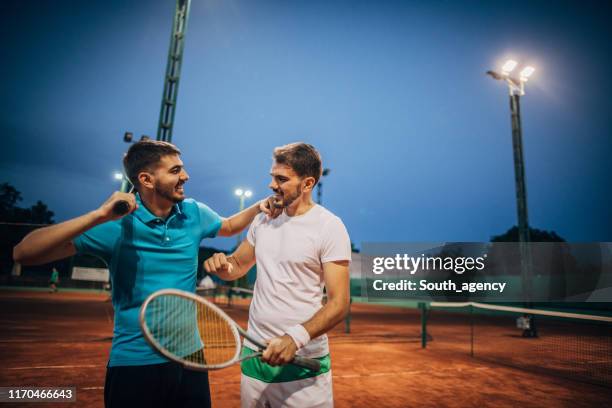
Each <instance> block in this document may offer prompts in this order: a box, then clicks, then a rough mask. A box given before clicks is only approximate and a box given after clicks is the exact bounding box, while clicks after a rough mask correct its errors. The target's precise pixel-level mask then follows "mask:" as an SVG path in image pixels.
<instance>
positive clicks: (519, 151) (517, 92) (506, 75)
mask: <svg viewBox="0 0 612 408" xmlns="http://www.w3.org/2000/svg"><path fill="white" fill-rule="evenodd" d="M517 65H518V63H517V62H516V61H514V60H508V61H506V62H505V63H504V65H503V66H502V70H501V73H498V72H495V71H487V74H488V75H490V76H491V77H493V79H497V80H500V81H505V82H506V84H507V85H508V92H509V94H510V118H511V123H512V148H513V152H514V180H515V184H516V207H517V214H518V233H519V247H520V252H521V275H522V278H523V279H522V280H523V297H524V300H525V303H526V304H530V303H531V298H532V293H531V290H532V285H531V266H532V265H531V250H530V248H529V244H528V242H529V240H530V239H529V218H528V215H527V188H526V185H525V160H524V157H523V135H522V129H521V108H520V97H521V96H523V95H525V83H526V82H527V81H528V80H529V77H530V76H531V75H532V74H533V73H534V71H535V68H533V67H531V66H527V67H524V68H523V69H522V70H521V72H520V73H519V77H518V78H515V77H512V76H511V75H510V74H511V73H512V71H514V70H515V68H516V67H517ZM523 336H524V337H537V332H536V329H535V322H534V321H533V319H532V324H531V325H530V327H529V328H526V329H525V330H524V331H523Z"/></svg>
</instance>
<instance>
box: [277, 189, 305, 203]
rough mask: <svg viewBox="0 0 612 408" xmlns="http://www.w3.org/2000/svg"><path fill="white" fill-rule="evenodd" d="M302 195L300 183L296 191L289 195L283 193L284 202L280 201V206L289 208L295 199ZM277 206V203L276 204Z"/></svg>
mask: <svg viewBox="0 0 612 408" xmlns="http://www.w3.org/2000/svg"><path fill="white" fill-rule="evenodd" d="M301 195H302V186H301V185H298V186H297V189H296V191H295V193H293V194H290V195H288V196H285V195H284V194H283V196H282V203H280V207H279V208H287V207H289V206H290V205H291V204H293V202H294V201H295V200H297V199H298V198H299V197H300V196H301ZM275 207H276V204H275Z"/></svg>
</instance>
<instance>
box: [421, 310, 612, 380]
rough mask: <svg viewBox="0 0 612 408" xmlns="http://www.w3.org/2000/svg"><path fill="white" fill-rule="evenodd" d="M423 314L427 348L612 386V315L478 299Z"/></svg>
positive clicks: (423, 339)
mask: <svg viewBox="0 0 612 408" xmlns="http://www.w3.org/2000/svg"><path fill="white" fill-rule="evenodd" d="M422 313H423V325H422V333H421V334H422V344H423V347H426V346H427V343H431V344H430V347H431V348H432V349H440V350H443V349H447V350H452V351H457V352H466V353H469V354H470V355H471V356H473V357H475V358H478V359H482V360H487V361H490V362H493V363H498V364H504V365H509V366H513V367H517V368H521V369H526V370H530V371H537V372H545V373H548V374H553V375H557V376H561V377H565V378H570V379H575V380H579V381H584V382H589V383H594V384H600V385H604V386H607V387H612V315H601V314H597V315H593V314H586V313H578V312H576V313H574V312H567V311H566V312H562V311H552V310H544V309H531V308H522V307H514V306H503V305H491V304H483V303H474V302H466V303H444V302H431V303H430V304H429V305H425V306H424V307H423V308H422Z"/></svg>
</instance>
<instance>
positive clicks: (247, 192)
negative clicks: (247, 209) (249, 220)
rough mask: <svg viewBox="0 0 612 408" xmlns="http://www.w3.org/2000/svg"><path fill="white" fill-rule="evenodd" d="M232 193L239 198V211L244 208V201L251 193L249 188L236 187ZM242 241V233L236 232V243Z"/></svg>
mask: <svg viewBox="0 0 612 408" xmlns="http://www.w3.org/2000/svg"><path fill="white" fill-rule="evenodd" d="M234 194H235V195H236V196H237V197H238V198H239V199H240V205H239V207H238V208H239V211H242V210H244V201H245V200H246V199H247V198H250V197H251V196H252V195H253V192H252V191H251V190H243V189H241V188H237V189H236V190H234ZM241 242H242V233H240V234H238V245H240V243H241Z"/></svg>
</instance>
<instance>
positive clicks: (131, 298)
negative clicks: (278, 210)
mask: <svg viewBox="0 0 612 408" xmlns="http://www.w3.org/2000/svg"><path fill="white" fill-rule="evenodd" d="M124 167H125V170H126V173H127V176H128V178H129V179H130V181H131V182H132V184H133V185H134V187H135V190H136V191H137V193H136V194H135V195H133V194H127V193H120V192H116V193H114V194H113V195H112V196H111V197H110V198H109V199H108V200H107V201H106V202H105V203H104V204H102V206H100V208H98V209H97V210H95V211H92V212H90V213H87V214H85V215H82V216H80V217H77V218H74V219H71V220H69V221H66V222H63V223H61V224H57V225H53V226H50V227H46V228H41V229H38V230H36V231H33V232H32V233H30V234H29V235H28V236H26V237H25V238H24V239H23V241H22V242H21V243H20V244H19V245H17V246H16V247H15V249H14V253H13V256H14V258H15V260H16V261H18V262H20V263H22V264H25V265H32V264H41V263H47V262H51V261H54V260H57V259H61V258H65V257H68V256H72V255H74V254H76V253H87V254H92V255H95V256H97V257H99V258H102V259H103V260H104V261H106V263H107V265H108V267H109V270H110V275H111V281H112V290H113V292H112V297H113V307H114V309H115V327H114V333H113V343H112V347H111V352H110V358H109V361H108V367H107V373H106V382H105V387H104V400H105V405H106V406H107V407H123V406H125V407H135V406H146V407H157V406H160V407H163V406H172V407H178V406H199V407H206V406H210V391H209V384H208V375H207V373H205V372H204V373H202V372H195V371H189V370H184V369H183V368H182V367H181V366H180V365H178V364H175V363H171V362H168V360H167V359H165V358H164V357H162V356H160V355H159V354H157V353H155V351H153V349H151V347H150V346H149V345H148V344H147V343H146V341H145V339H144V337H143V336H142V333H141V331H140V327H139V324H138V312H139V310H140V306H141V304H142V303H143V301H144V300H145V298H146V297H147V296H148V295H150V294H151V293H153V292H155V291H156V290H159V289H162V288H176V289H182V290H186V291H192V292H193V291H195V287H196V273H197V267H198V248H199V244H200V241H201V240H202V239H204V238H212V237H214V236H216V235H222V236H229V235H234V234H237V233H239V232H240V231H242V230H243V229H244V228H245V227H246V226H248V225H249V224H250V222H251V221H252V220H253V218H254V217H255V216H256V215H257V214H258V213H259V212H260V211H262V210H263V211H265V212H269V210H268V208H271V206H270V204H269V202H268V200H264V201H262V202H260V203H258V204H255V205H253V206H252V207H250V208H248V209H246V210H244V211H242V212H240V213H238V214H235V215H233V216H232V217H230V218H227V219H224V218H221V217H219V215H217V213H215V212H214V211H213V210H211V209H210V208H208V207H207V206H206V205H205V204H202V203H200V202H197V201H195V200H193V199H187V198H185V192H184V187H183V186H184V184H185V182H186V181H187V180H188V179H189V175H188V174H187V172H186V171H185V169H184V167H183V162H182V161H181V159H180V151H179V150H178V149H177V148H176V147H175V146H174V145H172V144H170V143H166V142H160V141H151V140H146V141H140V142H138V143H135V144H134V145H132V146H131V147H130V149H129V150H128V152H127V154H126V156H125V158H124ZM121 200H124V201H127V202H128V203H129V205H130V212H129V214H128V215H125V216H120V215H117V214H115V213H114V212H113V207H114V205H115V204H116V203H117V202H118V201H121Z"/></svg>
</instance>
